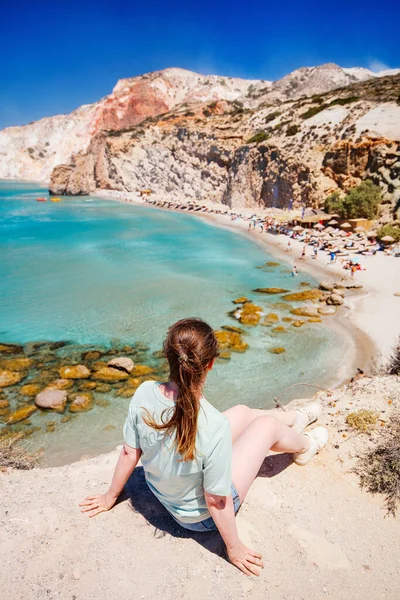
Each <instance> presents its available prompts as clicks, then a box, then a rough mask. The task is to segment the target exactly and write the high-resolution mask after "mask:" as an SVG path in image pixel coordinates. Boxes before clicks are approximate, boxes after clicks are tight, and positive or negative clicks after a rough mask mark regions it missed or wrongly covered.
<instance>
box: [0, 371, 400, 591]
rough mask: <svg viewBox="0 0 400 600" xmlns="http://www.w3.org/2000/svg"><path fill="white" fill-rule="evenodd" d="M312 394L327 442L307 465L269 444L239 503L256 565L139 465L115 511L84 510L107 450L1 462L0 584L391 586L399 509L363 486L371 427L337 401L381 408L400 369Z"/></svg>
mask: <svg viewBox="0 0 400 600" xmlns="http://www.w3.org/2000/svg"><path fill="white" fill-rule="evenodd" d="M320 399H321V402H322V404H323V406H324V416H323V418H322V419H321V422H322V423H323V424H326V425H327V426H328V427H329V430H330V434H331V438H330V442H329V445H328V447H327V449H326V450H324V451H323V452H322V453H321V454H320V455H319V456H318V457H317V458H316V459H315V460H314V461H313V462H312V463H311V464H310V465H308V466H307V467H298V466H296V465H295V464H293V463H292V460H291V457H290V456H289V455H274V456H271V457H268V458H267V459H266V460H265V462H264V465H263V468H262V470H261V472H260V476H259V477H258V478H257V480H256V481H255V483H254V484H253V486H252V488H251V490H250V492H249V495H248V497H247V499H246V501H245V503H244V505H243V507H242V508H241V510H240V512H239V515H238V517H237V522H238V528H239V532H240V536H241V538H242V540H243V541H244V542H245V543H246V544H247V545H249V546H250V547H252V548H254V549H258V550H259V551H261V552H262V553H263V556H264V560H265V569H264V570H263V572H262V574H261V576H260V577H259V578H255V577H253V578H250V579H248V578H246V577H245V576H244V575H243V574H242V573H240V572H239V571H237V570H236V569H235V568H234V567H233V566H231V565H230V564H229V563H228V562H227V561H226V559H225V557H224V551H223V544H222V540H221V539H220V537H219V534H218V533H212V534H191V533H190V532H187V531H185V530H183V529H181V528H180V527H179V526H178V525H176V524H175V523H174V521H173V520H172V518H171V517H170V516H169V515H168V514H167V513H166V511H165V510H164V509H163V507H162V506H161V505H160V504H159V503H158V501H157V500H156V499H155V497H154V496H153V495H152V494H151V492H150V491H149V490H148V489H147V487H146V484H145V483H144V480H143V472H142V469H141V468H140V467H138V468H137V469H136V470H135V472H134V474H133V476H132V478H131V480H130V482H129V486H128V490H127V494H126V496H125V499H123V500H122V501H121V502H120V503H119V504H118V505H117V506H116V507H115V508H114V509H113V510H112V511H110V512H108V513H103V514H101V515H99V516H97V517H95V518H94V519H88V518H87V516H85V515H82V514H81V513H80V512H79V507H78V503H79V502H80V501H81V500H82V499H83V498H84V497H85V496H86V495H88V494H91V493H100V492H102V491H105V490H106V489H107V486H108V484H109V481H110V478H111V475H112V471H113V468H114V465H115V463H116V460H117V454H118V453H117V451H115V452H112V453H110V454H107V455H103V456H98V457H96V458H93V459H90V460H83V461H81V462H77V463H74V464H72V465H67V466H64V467H59V468H51V469H35V470H33V471H27V472H21V471H14V472H8V473H3V474H0V485H1V497H2V511H1V519H0V527H1V534H2V535H1V540H0V589H1V591H2V594H1V597H2V598H4V599H6V598H7V599H8V600H19V599H21V600H22V599H24V600H39V599H40V600H41V599H47V600H54V599H60V600H73V599H74V600H88V599H89V598H96V600H109V599H110V598H118V600H136V599H152V600H154V599H159V598H160V599H161V598H162V599H163V600H175V599H177V598H185V599H190V600H206V599H210V600H211V599H212V600H215V598H220V599H223V600H230V599H232V600H237V598H248V599H252V600H266V599H267V598H270V599H271V600H310V599H315V600H321V599H323V598H326V599H329V600H341V599H343V600H361V599H364V598H370V599H371V600H378V599H382V600H397V599H398V597H399V596H398V591H399V589H400V569H399V567H400V552H399V546H398V541H399V539H400V519H399V518H396V519H393V518H392V517H386V516H385V511H384V509H383V506H382V501H381V499H380V498H374V497H371V496H370V495H368V494H367V493H365V492H363V491H361V490H360V488H359V486H358V482H357V478H356V476H355V475H353V474H350V473H349V470H350V468H351V466H352V465H353V464H354V454H355V452H356V451H357V450H358V449H360V448H363V447H365V445H367V444H368V443H369V441H368V436H366V435H365V434H364V435H356V434H352V433H351V432H349V431H348V429H347V428H346V425H345V415H346V414H347V412H348V411H349V410H353V409H354V408H360V407H362V406H367V407H368V406H369V407H370V406H371V405H373V406H374V407H375V409H376V410H379V411H380V415H381V418H382V419H384V420H385V421H387V418H388V415H389V412H390V411H392V410H394V409H395V408H397V409H398V408H399V406H400V380H399V378H394V377H391V378H390V377H386V378H380V379H367V378H363V379H361V380H359V381H357V382H356V383H355V384H353V385H352V386H350V387H347V388H345V389H343V390H341V391H335V392H334V395H333V396H328V395H326V394H322V395H321V397H320ZM377 399H378V401H377ZM389 400H391V402H392V404H389ZM330 402H331V403H333V404H334V405H335V406H329V403H330ZM297 403H298V402H297ZM294 404H296V403H294ZM383 411H385V412H383ZM377 427H378V429H379V424H378V426H377ZM343 431H345V432H346V433H345V434H343ZM343 435H346V437H343ZM373 435H374V434H373Z"/></svg>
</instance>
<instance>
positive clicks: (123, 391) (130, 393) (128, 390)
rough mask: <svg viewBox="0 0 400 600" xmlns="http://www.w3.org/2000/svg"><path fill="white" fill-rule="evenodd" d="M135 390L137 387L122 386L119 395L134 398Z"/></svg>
mask: <svg viewBox="0 0 400 600" xmlns="http://www.w3.org/2000/svg"><path fill="white" fill-rule="evenodd" d="M135 391H136V389H135V388H129V387H127V388H121V389H120V390H118V392H117V396H118V397H119V398H132V396H133V394H134V393H135Z"/></svg>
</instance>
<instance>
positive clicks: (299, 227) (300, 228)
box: [293, 225, 303, 231]
mask: <svg viewBox="0 0 400 600" xmlns="http://www.w3.org/2000/svg"><path fill="white" fill-rule="evenodd" d="M293 231H303V227H302V226H301V225H296V227H293Z"/></svg>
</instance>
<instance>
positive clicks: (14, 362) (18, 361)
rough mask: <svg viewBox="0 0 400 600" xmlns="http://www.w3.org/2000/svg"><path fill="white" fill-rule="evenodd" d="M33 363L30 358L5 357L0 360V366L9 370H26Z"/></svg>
mask: <svg viewBox="0 0 400 600" xmlns="http://www.w3.org/2000/svg"><path fill="white" fill-rule="evenodd" d="M32 365H33V360H32V359H31V358H5V359H3V360H0V367H2V368H3V369H8V370H9V371H26V370H27V369H29V367H31V366H32Z"/></svg>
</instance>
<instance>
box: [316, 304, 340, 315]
mask: <svg viewBox="0 0 400 600" xmlns="http://www.w3.org/2000/svg"><path fill="white" fill-rule="evenodd" d="M318 313H319V314H320V315H322V316H323V317H330V316H331V315H334V314H335V313H336V308H333V306H320V307H319V309H318Z"/></svg>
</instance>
